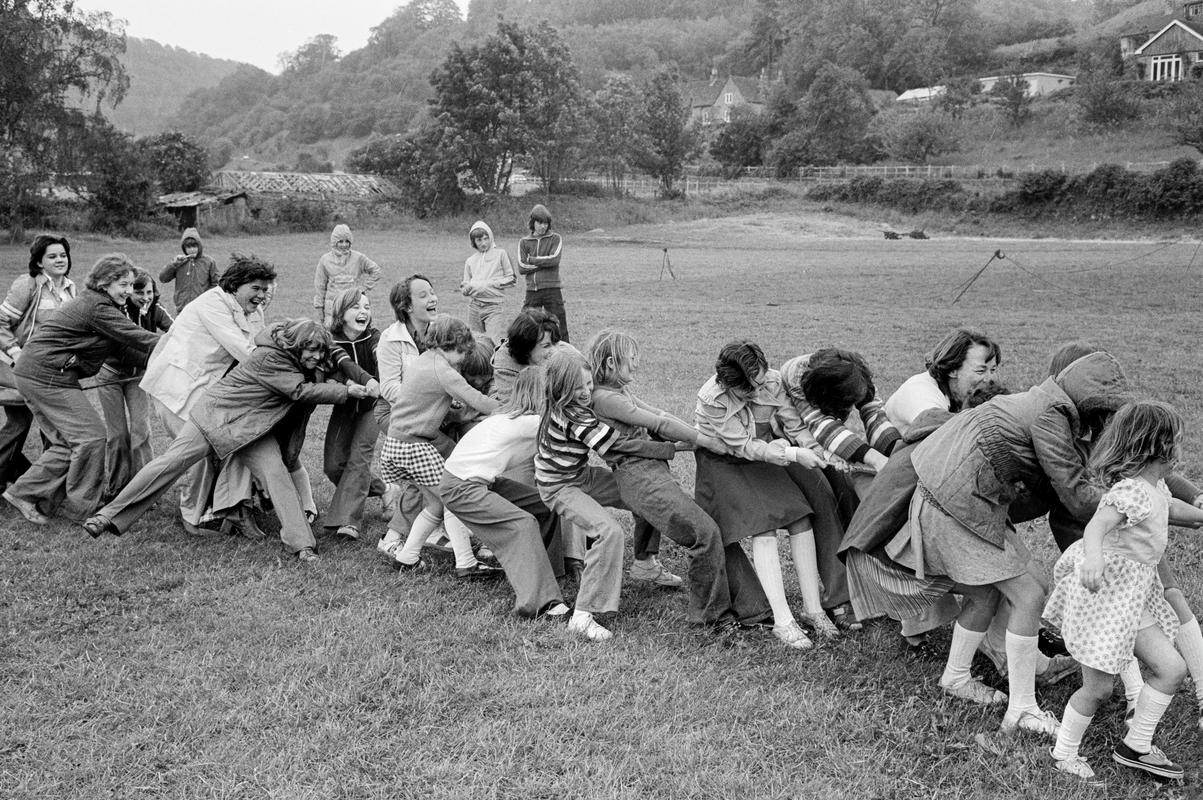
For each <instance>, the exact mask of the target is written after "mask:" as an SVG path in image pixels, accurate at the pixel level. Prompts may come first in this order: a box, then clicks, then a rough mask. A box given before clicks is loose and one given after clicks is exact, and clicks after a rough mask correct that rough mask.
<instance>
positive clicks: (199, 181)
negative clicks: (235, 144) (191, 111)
mask: <svg viewBox="0 0 1203 800" xmlns="http://www.w3.org/2000/svg"><path fill="white" fill-rule="evenodd" d="M137 144H138V149H139V150H140V151H141V155H142V158H143V160H144V161H145V163H146V167H147V169H148V170H149V171H150V176H151V177H152V178H153V179H154V181H155V182H156V183H157V184H158V186H159V190H160V191H161V192H164V193H167V192H195V191H196V190H197V189H199V188H201V187H202V186H204V185H205V184H206V183H208V182H209V154H208V153H206V152H205V149H204V148H202V147H201V146H200V145H198V144H196V143H195V142H193V141H192V140H191V139H189V138H188V137H186V136H184V134H182V133H180V132H178V131H169V132H167V133H160V134H156V135H154V136H147V137H146V138H143V139H139V140H138V143H137ZM222 163H223V164H224V163H225V161H223V162H222Z"/></svg>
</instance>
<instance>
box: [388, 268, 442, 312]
mask: <svg viewBox="0 0 1203 800" xmlns="http://www.w3.org/2000/svg"><path fill="white" fill-rule="evenodd" d="M414 281H426V282H427V283H430V278H427V277H426V276H425V275H423V274H422V273H420V272H415V273H414V274H413V275H410V276H409V277H408V278H406V279H405V280H403V281H401V282H399V283H398V284H396V285H395V286H393V288H392V289H391V290H390V291H389V293H388V302H389V305H391V306H392V307H393V314H395V315H396V317H397V322H409V312H410V311H411V310H412V309H410V308H409V305H410V304H411V303H412V302H413V282H414ZM430 289H431V291H434V284H433V283H430Z"/></svg>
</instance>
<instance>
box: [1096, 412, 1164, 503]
mask: <svg viewBox="0 0 1203 800" xmlns="http://www.w3.org/2000/svg"><path fill="white" fill-rule="evenodd" d="M1181 441H1182V417H1181V415H1179V413H1178V412H1177V411H1176V410H1175V409H1174V407H1173V406H1171V405H1170V404H1169V403H1163V402H1161V401H1159V400H1137V401H1134V402H1131V403H1127V404H1125V405H1123V406H1121V407H1120V409H1119V411H1117V412H1115V416H1114V417H1112V419H1111V422H1110V423H1109V424H1108V425H1107V427H1106V428H1105V429H1104V430H1103V435H1102V436H1101V437H1099V441H1098V444H1097V445H1096V446H1095V448H1094V452H1093V453H1092V454H1091V456H1090V461H1089V464H1088V468H1089V470H1090V473H1091V475H1092V476H1093V478H1094V479H1095V481H1096V482H1098V483H1099V484H1100V485H1102V486H1111V485H1113V484H1114V483H1115V482H1116V481H1118V480H1120V479H1121V478H1131V477H1132V476H1134V475H1136V473H1138V472H1140V471H1141V470H1142V469H1144V468H1145V467H1146V466H1148V465H1149V464H1150V463H1151V462H1153V461H1157V460H1163V461H1166V462H1167V463H1170V464H1173V463H1174V462H1176V461H1177V460H1178V450H1179V446H1180V444H1181Z"/></svg>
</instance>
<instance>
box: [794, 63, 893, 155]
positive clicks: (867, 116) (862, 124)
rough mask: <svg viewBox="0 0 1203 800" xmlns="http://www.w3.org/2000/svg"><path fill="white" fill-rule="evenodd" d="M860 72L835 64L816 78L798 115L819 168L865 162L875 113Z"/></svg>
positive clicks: (822, 69)
mask: <svg viewBox="0 0 1203 800" xmlns="http://www.w3.org/2000/svg"><path fill="white" fill-rule="evenodd" d="M868 88H869V87H868V85H867V83H866V81H865V79H864V78H863V77H862V76H861V74H860V73H859V72H857V71H856V70H853V69H848V68H847V67H839V66H836V65H835V64H832V63H827V64H824V65H823V66H822V67H820V68H819V71H818V73H816V75H815V79H814V82H813V83H811V85H810V89H809V90H807V92H806V96H805V97H803V98H802V103H801V104H800V108H799V111H798V114H799V116H800V117H801V119H802V121H803V126H804V127H805V129H806V131H807V133H808V136H809V139H810V148H811V151H812V153H813V157H814V158H815V161H814V162H813V163H817V164H823V163H828V164H834V163H837V162H840V161H861V160H864V146H863V145H862V140H863V139H864V137H865V134H866V133H868V129H869V120H871V119H872V118H873V114H874V113H875V110H874V108H873V101H872V100H870V99H869V91H868Z"/></svg>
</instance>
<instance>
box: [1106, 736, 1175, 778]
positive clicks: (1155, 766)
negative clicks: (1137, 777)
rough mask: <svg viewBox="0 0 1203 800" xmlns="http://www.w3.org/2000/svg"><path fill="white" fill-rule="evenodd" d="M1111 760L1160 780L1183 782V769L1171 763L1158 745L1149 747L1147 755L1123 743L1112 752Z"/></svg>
mask: <svg viewBox="0 0 1203 800" xmlns="http://www.w3.org/2000/svg"><path fill="white" fill-rule="evenodd" d="M1111 758H1112V759H1113V760H1114V761H1115V763H1117V764H1122V765H1123V766H1125V767H1131V768H1132V769H1138V770H1140V771H1141V772H1147V773H1148V774H1150V775H1156V776H1157V777H1158V778H1169V779H1170V780H1175V781H1180V780H1182V767H1180V766H1178V765H1177V764H1175V763H1174V762H1173V761H1170V760H1169V759H1168V758H1167V757H1166V755H1165V753H1163V752H1161V748H1159V747H1157V745H1149V752H1147V753H1138V752H1136V751H1135V750H1133V749H1132V748H1131V747H1128V745H1126V744H1125V743H1124V742H1122V741H1121V742H1120V743H1119V744H1117V745H1116V746H1115V749H1114V750H1112V751H1111Z"/></svg>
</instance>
